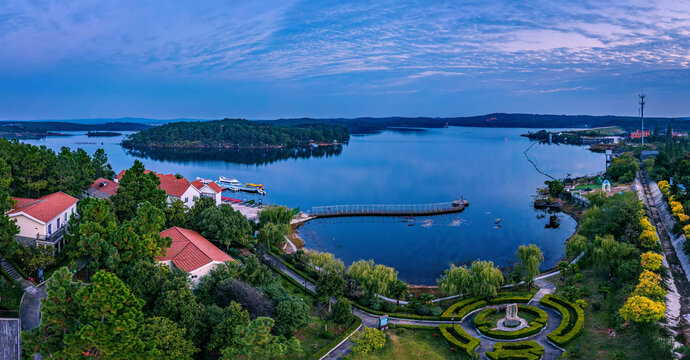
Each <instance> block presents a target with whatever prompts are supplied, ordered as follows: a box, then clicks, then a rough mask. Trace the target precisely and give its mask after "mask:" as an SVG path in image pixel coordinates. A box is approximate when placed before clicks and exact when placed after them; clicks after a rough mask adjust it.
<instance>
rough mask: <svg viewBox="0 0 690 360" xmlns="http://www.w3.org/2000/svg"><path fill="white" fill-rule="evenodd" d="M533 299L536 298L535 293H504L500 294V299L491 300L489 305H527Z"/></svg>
mask: <svg viewBox="0 0 690 360" xmlns="http://www.w3.org/2000/svg"><path fill="white" fill-rule="evenodd" d="M533 297H534V293H531V292H512V293H504V294H499V296H498V297H495V298H493V299H491V300H489V304H491V305H497V304H506V303H523V304H526V303H528V302H529V301H530V300H532V298H533Z"/></svg>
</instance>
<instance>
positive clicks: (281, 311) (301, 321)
mask: <svg viewBox="0 0 690 360" xmlns="http://www.w3.org/2000/svg"><path fill="white" fill-rule="evenodd" d="M329 303H330V302H329ZM275 319H276V321H277V323H278V324H277V325H276V327H275V330H276V333H278V334H282V335H286V334H291V333H293V332H295V331H297V330H299V329H301V328H303V327H305V326H306V325H307V324H309V322H310V320H311V318H310V317H309V305H307V304H306V303H305V302H304V300H302V299H300V298H298V297H296V296H291V295H290V296H287V297H284V298H283V299H281V300H280V301H278V304H277V305H276V314H275Z"/></svg>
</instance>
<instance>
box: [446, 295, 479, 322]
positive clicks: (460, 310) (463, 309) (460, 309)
mask: <svg viewBox="0 0 690 360" xmlns="http://www.w3.org/2000/svg"><path fill="white" fill-rule="evenodd" d="M486 304H487V303H486V301H484V300H481V299H479V298H469V299H465V300H462V301H459V302H456V303H455V304H453V305H451V306H450V307H448V309H446V311H444V312H443V314H441V320H451V318H452V316H453V314H455V317H456V320H458V321H460V320H462V318H464V317H465V316H467V314H469V313H471V312H472V311H474V310H477V309H480V308H483V307H484V306H486Z"/></svg>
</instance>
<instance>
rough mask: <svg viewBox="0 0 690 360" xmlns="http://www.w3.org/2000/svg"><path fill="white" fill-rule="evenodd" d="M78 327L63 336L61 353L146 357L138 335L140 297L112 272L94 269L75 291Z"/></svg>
mask: <svg viewBox="0 0 690 360" xmlns="http://www.w3.org/2000/svg"><path fill="white" fill-rule="evenodd" d="M76 297H77V299H78V300H77V301H78V302H79V304H80V307H79V321H78V324H79V328H78V330H77V331H75V332H74V333H72V334H67V335H66V336H65V339H64V343H65V348H64V350H63V351H62V355H64V356H60V357H64V358H70V359H91V358H94V357H95V358H101V359H147V358H150V354H147V353H146V352H145V351H144V350H145V345H144V342H143V340H142V339H141V336H140V335H141V327H142V325H143V322H144V315H143V313H142V312H141V301H140V300H138V299H137V298H136V297H134V295H133V294H132V291H131V290H130V289H129V288H128V287H127V285H125V283H123V282H122V280H120V279H119V278H118V277H117V276H116V275H115V274H113V273H108V272H105V271H99V272H97V273H96V274H95V275H94V276H93V277H91V284H89V285H88V286H86V287H83V288H82V289H80V290H79V291H78V292H77V295H76Z"/></svg>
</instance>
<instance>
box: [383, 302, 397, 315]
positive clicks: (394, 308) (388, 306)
mask: <svg viewBox="0 0 690 360" xmlns="http://www.w3.org/2000/svg"><path fill="white" fill-rule="evenodd" d="M383 311H385V312H388V313H394V312H396V311H398V306H397V305H395V304H393V303H389V302H385V303H383Z"/></svg>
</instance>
